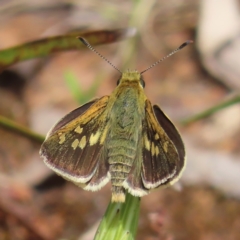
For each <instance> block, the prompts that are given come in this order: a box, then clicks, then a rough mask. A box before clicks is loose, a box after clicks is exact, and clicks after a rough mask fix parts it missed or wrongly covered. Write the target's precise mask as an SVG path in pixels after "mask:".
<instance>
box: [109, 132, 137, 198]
mask: <svg viewBox="0 0 240 240" xmlns="http://www.w3.org/2000/svg"><path fill="white" fill-rule="evenodd" d="M135 156H136V143H135V142H134V141H131V140H129V139H121V141H120V143H119V139H118V138H117V137H116V138H112V139H111V140H110V141H109V143H108V163H109V165H110V167H109V172H110V175H111V183H112V201H115V202H124V200H125V193H124V189H123V186H122V184H123V182H124V180H125V179H126V178H127V176H128V174H129V172H130V170H131V168H132V164H133V161H134V159H135Z"/></svg>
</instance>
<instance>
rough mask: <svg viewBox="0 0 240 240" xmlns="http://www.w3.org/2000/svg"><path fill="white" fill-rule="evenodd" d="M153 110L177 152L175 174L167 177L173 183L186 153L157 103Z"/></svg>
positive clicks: (179, 171)
mask: <svg viewBox="0 0 240 240" xmlns="http://www.w3.org/2000/svg"><path fill="white" fill-rule="evenodd" d="M153 110H154V114H155V116H156V119H157V121H158V123H159V125H161V126H162V127H163V129H164V131H165V133H166V134H167V136H168V137H169V138H170V140H171V141H172V143H173V144H174V146H175V148H176V150H177V153H178V158H177V162H176V168H177V169H176V170H177V171H176V174H175V175H174V177H173V178H171V179H169V181H168V182H169V183H170V184H173V183H174V182H175V181H177V180H178V179H179V177H180V176H181V173H182V171H183V170H184V167H185V163H186V153H185V147H184V143H183V141H182V138H181V136H180V134H179V132H178V130H177V129H176V127H175V126H174V124H173V123H172V122H171V121H170V120H169V118H168V117H167V116H166V115H165V114H164V113H163V111H162V110H161V109H160V108H159V107H158V106H157V105H154V106H153Z"/></svg>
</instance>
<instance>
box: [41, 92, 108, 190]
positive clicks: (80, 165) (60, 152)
mask: <svg viewBox="0 0 240 240" xmlns="http://www.w3.org/2000/svg"><path fill="white" fill-rule="evenodd" d="M108 98H109V97H108V96H105V97H102V98H100V99H99V100H96V101H93V102H90V103H88V104H85V105H83V106H82V107H80V108H78V109H76V110H74V111H73V112H72V113H74V118H73V117H72V114H71V113H70V114H68V115H67V116H65V117H64V118H63V119H62V120H60V121H59V122H58V123H57V124H56V125H55V126H54V127H53V129H52V130H51V131H50V133H49V134H48V135H47V138H46V140H45V141H44V143H43V145H42V147H41V155H42V156H43V157H44V161H45V163H46V164H47V165H48V166H49V167H50V168H51V169H53V170H54V171H55V172H56V173H58V174H60V175H61V176H63V177H64V178H66V179H67V180H71V181H73V182H74V183H75V184H77V185H81V184H82V183H83V184H85V185H87V184H88V182H90V181H91V184H90V186H89V190H94V189H93V188H96V185H97V184H98V183H99V182H102V181H103V179H108V178H107V169H108V167H107V166H106V164H107V163H106V161H107V160H106V157H105V156H104V155H105V153H104V150H103V142H104V138H105V136H106V128H107V124H108V121H107V120H106V118H105V117H106V115H104V113H105V109H106V106H107V103H108ZM78 114H79V116H78ZM69 116H70V117H69ZM99 162H101V164H99ZM99 165H101V167H100V168H99ZM98 168H99V169H98ZM95 175H96V176H95ZM106 182H107V181H105V183H106Z"/></svg>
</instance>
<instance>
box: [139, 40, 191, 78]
mask: <svg viewBox="0 0 240 240" xmlns="http://www.w3.org/2000/svg"><path fill="white" fill-rule="evenodd" d="M190 43H193V41H192V40H188V41H186V42H185V43H183V44H182V45H181V46H179V47H178V48H176V49H175V50H173V51H172V52H171V53H170V54H168V55H167V56H165V57H163V58H162V59H160V60H158V61H157V62H155V63H153V64H152V65H151V66H150V67H148V68H147V69H145V70H144V71H142V72H141V74H143V73H145V72H146V71H148V70H149V69H151V68H153V67H155V66H156V65H158V64H159V63H160V62H162V61H164V60H165V59H166V58H168V57H170V56H172V55H173V54H175V53H176V52H178V51H179V50H181V49H183V48H184V47H186V46H187V45H189V44H190Z"/></svg>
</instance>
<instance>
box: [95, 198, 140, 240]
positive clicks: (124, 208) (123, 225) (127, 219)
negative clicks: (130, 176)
mask: <svg viewBox="0 0 240 240" xmlns="http://www.w3.org/2000/svg"><path fill="white" fill-rule="evenodd" d="M139 209H140V198H138V197H134V196H132V195H130V194H129V193H127V194H126V201H125V202H124V203H112V202H110V203H109V205H108V208H107V211H106V213H105V215H104V217H103V219H102V221H101V223H100V225H99V227H98V230H97V233H96V235H95V238H94V240H106V239H112V240H120V239H121V240H123V239H124V240H130V239H131V240H133V239H135V235H136V232H137V225H138V217H139Z"/></svg>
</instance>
